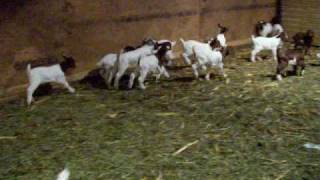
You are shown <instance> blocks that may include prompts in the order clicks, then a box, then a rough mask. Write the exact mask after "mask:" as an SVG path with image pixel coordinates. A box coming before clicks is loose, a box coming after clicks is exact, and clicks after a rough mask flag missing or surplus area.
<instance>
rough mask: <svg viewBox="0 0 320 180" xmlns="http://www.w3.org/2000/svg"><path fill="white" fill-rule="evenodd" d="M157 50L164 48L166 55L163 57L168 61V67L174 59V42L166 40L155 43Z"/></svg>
mask: <svg viewBox="0 0 320 180" xmlns="http://www.w3.org/2000/svg"><path fill="white" fill-rule="evenodd" d="M157 45H158V49H161V48H163V47H165V48H166V53H165V55H164V57H165V58H166V59H167V60H168V61H169V64H168V65H170V64H171V63H172V60H173V59H174V58H175V56H174V53H173V50H172V49H173V47H174V46H175V45H176V42H175V41H167V40H161V41H158V42H157Z"/></svg>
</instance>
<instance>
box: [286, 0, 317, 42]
mask: <svg viewBox="0 0 320 180" xmlns="http://www.w3.org/2000/svg"><path fill="white" fill-rule="evenodd" d="M281 12H282V21H283V25H284V27H285V28H286V30H288V34H289V35H290V36H292V35H294V34H295V33H297V32H305V31H306V30H308V29H312V30H313V31H314V32H315V33H316V39H315V43H316V44H318V45H319V44H320V28H319V27H320V15H319V12H320V1H319V0H304V1H299V0H282V1H281Z"/></svg>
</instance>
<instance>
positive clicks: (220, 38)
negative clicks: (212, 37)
mask: <svg viewBox="0 0 320 180" xmlns="http://www.w3.org/2000/svg"><path fill="white" fill-rule="evenodd" d="M217 39H218V41H219V42H220V45H221V46H222V47H224V48H226V47H227V40H226V37H225V36H224V34H223V33H220V34H218V35H217Z"/></svg>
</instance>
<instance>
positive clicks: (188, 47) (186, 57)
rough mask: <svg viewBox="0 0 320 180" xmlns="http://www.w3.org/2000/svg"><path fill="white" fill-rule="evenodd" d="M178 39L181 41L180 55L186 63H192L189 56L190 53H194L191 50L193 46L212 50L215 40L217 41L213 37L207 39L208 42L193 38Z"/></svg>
mask: <svg viewBox="0 0 320 180" xmlns="http://www.w3.org/2000/svg"><path fill="white" fill-rule="evenodd" d="M180 41H181V43H182V46H183V49H184V52H183V53H182V56H183V58H184V60H185V63H186V64H187V65H191V64H192V61H191V59H190V57H191V56H192V55H194V51H193V48H194V47H199V48H202V49H208V50H212V49H213V48H214V46H215V43H216V42H217V41H214V40H213V39H211V40H209V41H208V43H202V42H199V41H195V40H188V41H184V40H183V39H182V38H181V39H180Z"/></svg>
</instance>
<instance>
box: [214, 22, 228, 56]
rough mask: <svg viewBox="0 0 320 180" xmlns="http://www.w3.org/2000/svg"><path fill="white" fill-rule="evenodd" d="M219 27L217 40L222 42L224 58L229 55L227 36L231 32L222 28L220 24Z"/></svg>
mask: <svg viewBox="0 0 320 180" xmlns="http://www.w3.org/2000/svg"><path fill="white" fill-rule="evenodd" d="M218 27H219V33H218V35H217V37H216V38H217V40H218V41H219V42H220V45H221V46H222V54H223V55H224V56H227V55H228V54H229V49H228V45H227V40H226V37H225V34H226V33H227V32H228V31H229V29H228V28H227V27H224V26H222V25H221V24H218Z"/></svg>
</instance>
